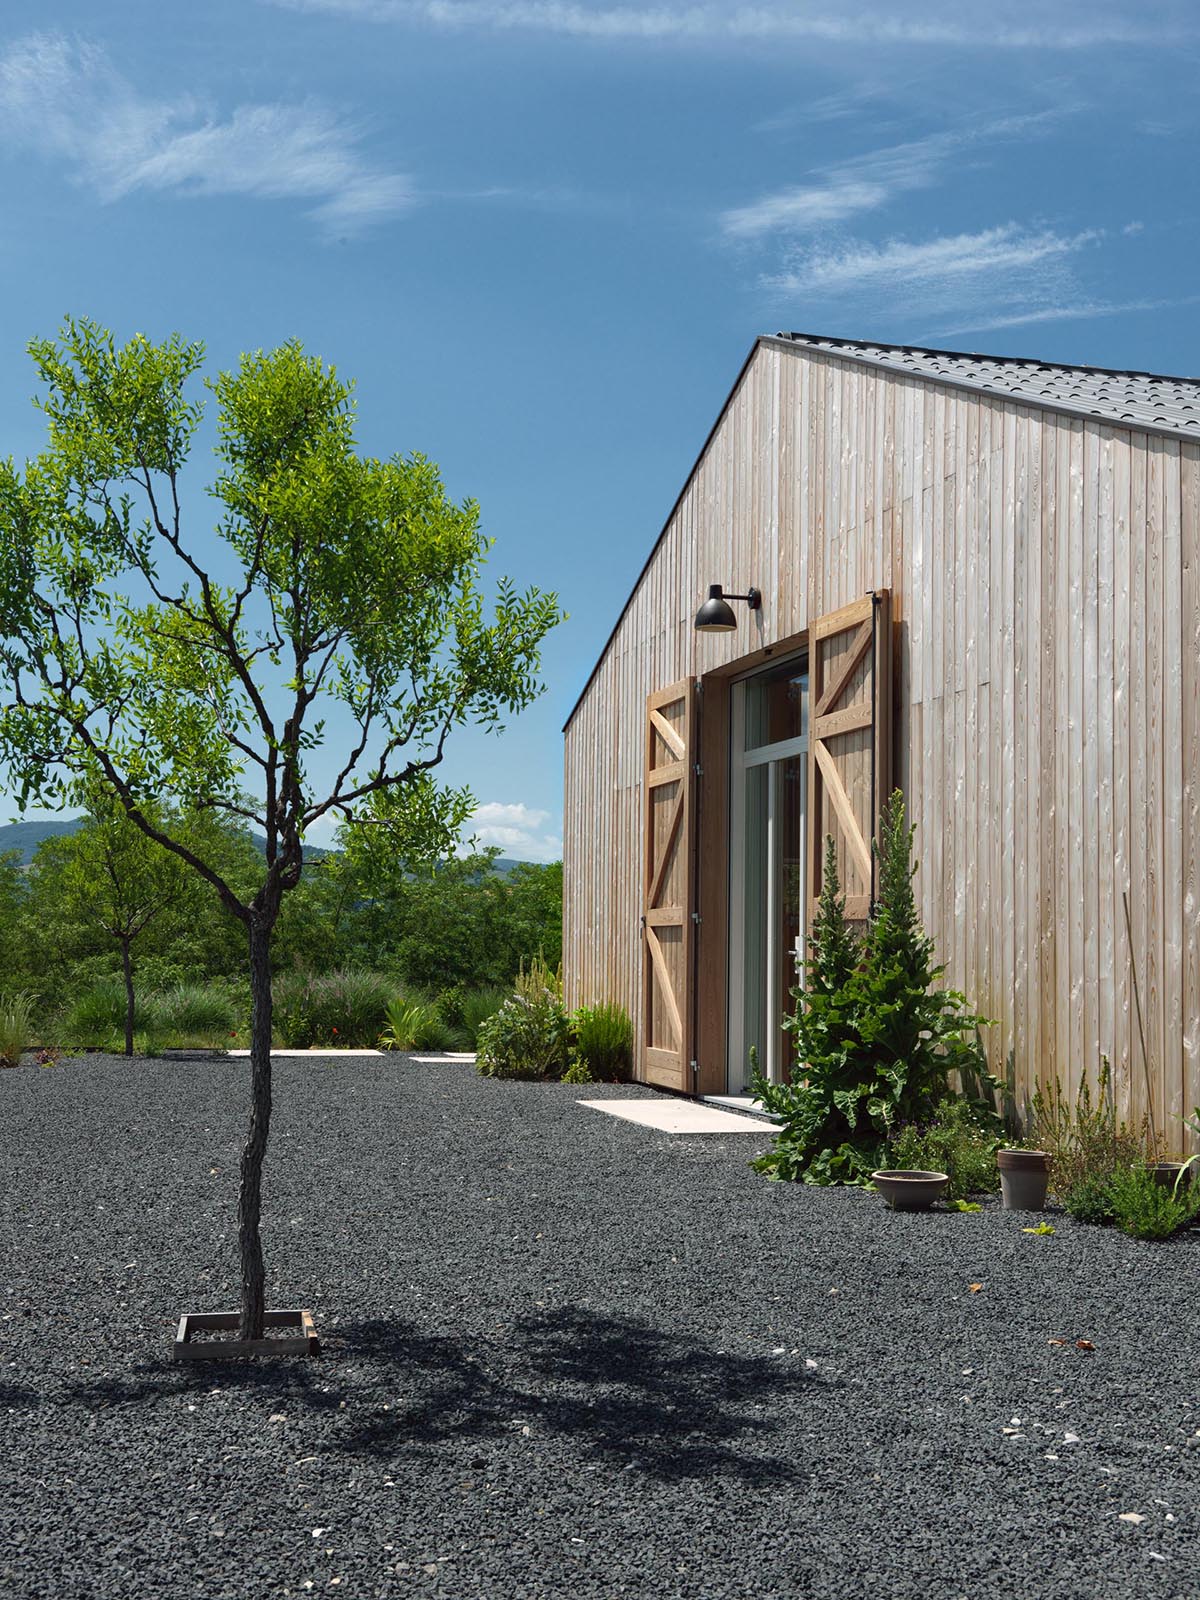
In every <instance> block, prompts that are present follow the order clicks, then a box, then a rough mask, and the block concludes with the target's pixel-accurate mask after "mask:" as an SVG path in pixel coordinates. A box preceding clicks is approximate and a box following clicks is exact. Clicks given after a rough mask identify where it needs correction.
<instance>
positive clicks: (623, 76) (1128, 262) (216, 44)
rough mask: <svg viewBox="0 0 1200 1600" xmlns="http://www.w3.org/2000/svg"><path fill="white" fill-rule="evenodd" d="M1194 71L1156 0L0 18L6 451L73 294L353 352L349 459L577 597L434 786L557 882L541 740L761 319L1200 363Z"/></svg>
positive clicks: (251, 5) (221, 6) (522, 578)
mask: <svg viewBox="0 0 1200 1600" xmlns="http://www.w3.org/2000/svg"><path fill="white" fill-rule="evenodd" d="M10 14H11V13H10ZM27 16H28V17H32V16H33V11H32V8H30V10H29V11H28V12H27ZM1198 58H1200V8H1197V7H1196V6H1194V5H1191V4H1169V3H1156V0H1142V3H1139V4H1133V3H1127V4H1113V3H1109V4H1105V3H1103V0H1092V3H1075V0H1055V3H1054V4H1052V5H1047V4H1045V3H1044V0H1042V3H1038V4H1030V3H1026V0H1010V3H1008V4H1005V3H1003V0H992V3H988V4H976V3H974V0H956V3H952V4H951V3H945V4H943V3H940V0H911V3H901V0H892V3H890V4H885V3H877V4H875V5H874V6H873V7H872V6H864V7H862V8H859V7H858V6H856V5H854V4H853V3H852V0H851V3H848V0H820V3H813V4H809V3H806V0H792V3H790V4H778V3H776V0H759V3H757V4H755V3H749V4H727V3H724V0H712V3H704V0H698V3H689V0H678V3H677V0H658V3H654V4H650V5H643V4H635V3H626V4H623V3H619V0H574V3H572V0H209V3H206V0H194V3H193V4H191V5H189V6H187V7H183V6H163V5H162V4H161V0H158V3H153V4H151V3H148V0H121V4H119V5H118V4H115V3H112V0H108V3H103V0H99V3H98V0H89V3H88V4H82V3H67V0H44V3H43V4H42V5H40V6H39V7H37V8H36V30H35V31H34V30H30V29H27V28H22V27H20V26H17V27H14V26H12V25H11V24H9V25H8V27H7V30H6V31H5V32H3V33H0V159H2V161H3V181H4V193H5V199H6V205H5V226H4V228H3V231H2V233H0V370H2V371H3V373H4V375H5V381H4V383H3V385H0V427H2V430H3V439H4V445H3V448H4V451H5V453H9V452H11V453H12V454H14V455H16V456H18V457H22V456H24V455H26V454H29V453H32V452H33V451H34V450H36V449H37V448H38V447H39V445H40V442H41V440H40V434H39V428H38V418H37V416H36V415H35V413H34V412H33V411H32V409H31V408H30V406H29V397H30V394H31V392H32V387H33V383H32V376H31V373H30V369H29V366H28V362H27V359H26V357H25V356H24V354H23V351H24V346H25V344H26V342H27V340H28V339H29V338H30V337H31V336H33V335H35V334H44V333H50V332H53V331H54V330H55V329H56V328H57V326H58V325H59V323H60V321H61V319H62V317H63V315H64V314H65V313H67V312H70V313H73V314H77V315H88V316H92V317H95V318H98V319H99V320H101V321H102V322H104V323H106V324H108V325H109V326H111V327H112V328H113V329H114V331H115V332H116V333H117V334H118V335H119V336H120V337H122V338H124V337H128V336H129V335H130V334H131V333H133V332H134V331H138V330H140V331H144V332H146V333H148V334H150V335H152V336H156V337H157V336H162V335H165V334H166V333H168V332H170V331H172V330H174V329H178V330H180V331H181V332H182V333H184V334H185V335H187V336H188V337H191V338H200V339H203V340H204V341H205V342H206V344H207V346H208V349H209V354H210V358H211V360H212V362H213V363H214V365H228V364H231V363H232V362H234V361H236V359H237V357H238V354H239V353H240V352H241V351H243V350H246V349H254V348H259V347H267V346H271V345H273V344H276V343H278V342H280V341H281V340H283V339H285V338H290V337H293V336H295V337H299V338H300V339H301V340H302V341H303V342H304V344H305V345H306V347H307V348H308V349H310V350H312V351H314V352H317V353H319V354H321V355H322V356H324V357H325V358H326V359H329V360H333V361H336V362H337V364H338V366H339V367H340V369H341V370H342V371H343V372H344V373H345V374H347V375H350V376H353V377H355V378H356V379H357V381H358V400H359V406H360V416H361V425H360V441H361V443H362V445H363V447H364V448H366V449H369V450H370V451H372V452H373V453H376V454H385V453H386V454H390V453H392V452H393V451H409V450H421V451H423V452H424V453H425V454H427V455H429V456H431V457H432V458H433V459H434V460H436V461H438V462H439V463H440V465H441V467H442V469H443V472H444V474H445V477H446V480H447V483H448V486H449V488H450V490H451V492H452V493H453V494H454V495H455V496H456V497H459V498H462V497H465V496H467V495H473V496H474V497H475V498H477V499H478V500H479V501H480V503H481V505H482V508H483V515H484V523H485V526H486V528H487V530H488V531H489V533H490V534H491V535H492V536H493V537H494V538H495V540H496V549H495V552H494V558H493V559H494V565H495V569H496V571H497V572H500V571H505V572H508V573H510V574H511V575H512V577H513V578H514V579H515V580H516V581H517V582H518V584H521V585H524V584H526V583H530V582H536V583H538V584H540V585H542V586H543V587H547V588H554V589H557V590H558V592H559V593H560V595H561V597H562V601H563V604H564V605H565V606H566V608H567V609H568V610H569V611H570V612H571V619H570V621H569V622H567V623H566V624H565V625H564V626H563V627H562V628H561V629H560V630H559V632H558V634H557V636H556V637H555V638H554V640H553V641H552V643H551V644H550V646H549V648H548V649H547V651H546V657H545V666H546V675H547V678H548V681H549V684H550V689H549V692H548V693H547V695H546V696H545V698H544V699H543V700H542V701H541V702H540V703H539V705H538V706H537V707H536V708H535V709H533V710H531V711H530V712H527V713H526V714H525V715H524V716H523V717H522V718H521V719H519V721H518V722H517V723H516V724H515V725H514V726H513V727H511V728H510V730H509V731H508V732H507V734H506V735H504V737H503V738H502V739H495V738H484V737H482V736H477V735H475V734H473V733H472V734H465V735H462V736H460V739H459V741H458V744H457V747H456V749H455V750H454V752H453V755H452V757H451V759H450V760H449V762H448V763H447V767H446V775H447V776H448V777H449V778H451V779H453V780H454V781H457V782H468V783H469V784H470V785H471V787H472V789H473V790H474V792H475V793H476V795H477V796H478V798H479V800H480V802H481V804H482V807H483V809H482V811H481V813H480V816H479V819H478V824H477V826H478V829H479V833H480V837H481V838H482V839H484V840H485V841H487V842H495V843H497V844H499V845H501V846H502V847H503V848H504V850H505V851H506V853H508V854H516V855H521V856H526V857H530V858H548V857H550V856H553V855H555V854H557V852H558V839H559V835H560V827H561V790H562V780H561V773H562V746H561V736H560V732H559V729H560V726H561V724H562V722H563V720H564V717H565V715H566V713H567V711H568V710H569V709H570V706H571V704H572V703H573V701H574V699H575V697H576V695H577V693H578V691H579V689H580V688H581V687H582V685H583V682H584V680H585V679H586V676H587V674H588V671H589V670H590V667H591V665H592V662H593V661H594V659H595V657H596V655H597V653H598V651H599V649H600V648H601V647H602V645H603V642H604V639H605V637H606V636H607V633H608V630H609V628H610V627H611V625H612V622H613V620H614V618H615V616H616V614H617V611H618V609H619V607H620V606H621V604H622V603H623V601H624V599H625V596H626V594H627V593H628V590H629V588H630V586H631V584H632V582H633V580H634V578H635V577H636V575H637V572H638V570H639V568H640V566H641V564H642V562H643V560H644V559H645V555H646V553H647V551H648V550H649V548H650V545H651V544H652V542H653V540H654V538H655V537H656V535H657V533H658V530H659V528H660V526H661V524H662V521H663V519H664V518H665V516H666V514H667V512H668V511H669V509H670V506H671V504H672V502H673V500H674V498H675V496H676V494H677V493H678V490H679V488H680V487H681V485H682V483H683V481H684V478H685V477H686V475H687V472H688V470H689V468H690V466H691V463H692V460H693V459H694V457H695V455H696V452H697V450H698V449H699V447H700V445H701V443H702V442H703V439H704V436H705V434H706V433H707V431H708V428H709V426H710V425H711V423H712V421H713V419H714V417H715V416H716V413H717V411H718V409H719V407H720V405H721V403H722V401H723V399H724V397H725V394H726V392H727V391H728V389H729V386H730V384H731V383H732V380H733V378H734V376H735V375H736V372H737V369H738V367H739V365H740V363H741V361H742V359H743V358H744V356H745V354H746V352H747V350H748V349H749V347H750V345H751V343H752V341H753V339H754V336H755V335H756V334H758V333H762V332H767V333H770V332H775V331H776V330H778V329H781V328H788V329H802V330H805V331H810V332H812V331H815V332H821V333H830V334H836V335H842V336H846V337H852V338H853V337H866V338H874V339H884V340H893V341H896V342H903V343H917V344H921V343H924V344H933V345H945V346H948V347H950V348H961V349H975V350H987V351H992V352H996V353H1015V354H1034V355H1039V356H1042V357H1044V358H1047V359H1055V360H1063V361H1078V362H1085V363H1089V362H1090V363H1094V364H1097V365H1101V366H1114V367H1142V368H1148V369H1150V370H1156V371H1162V372H1188V373H1195V372H1197V370H1200V355H1198V353H1197V335H1198V332H1200V298H1198V297H1200V284H1198V283H1197V277H1196V272H1195V261H1196V259H1197V256H1198V254H1200V250H1198V246H1200V225H1198V223H1197V218H1196V205H1195V194H1196V189H1195V173H1196V167H1197V156H1198V154H1200V150H1198V141H1197V119H1198V112H1197V99H1196V93H1195V83H1196V72H1197V64H1198ZM196 465H197V467H198V468H200V469H202V470H203V469H205V466H206V464H205V463H204V462H203V460H202V459H197V463H196ZM718 576H719V575H718ZM9 814H11V806H10V807H9V810H8V811H6V812H5V816H7V815H9Z"/></svg>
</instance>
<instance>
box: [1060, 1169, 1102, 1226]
mask: <svg viewBox="0 0 1200 1600" xmlns="http://www.w3.org/2000/svg"><path fill="white" fill-rule="evenodd" d="M1061 1199H1062V1203H1063V1205H1064V1206H1065V1207H1066V1210H1067V1212H1068V1214H1069V1215H1070V1216H1072V1217H1074V1218H1075V1220H1076V1222H1092V1223H1097V1224H1100V1225H1103V1224H1104V1223H1108V1222H1111V1221H1112V1219H1113V1200H1112V1174H1111V1173H1099V1172H1093V1173H1091V1174H1089V1175H1088V1176H1087V1177H1085V1178H1080V1180H1079V1181H1078V1183H1076V1184H1074V1185H1073V1186H1072V1187H1071V1188H1070V1189H1068V1190H1067V1191H1066V1192H1065V1194H1063V1195H1062V1196H1061Z"/></svg>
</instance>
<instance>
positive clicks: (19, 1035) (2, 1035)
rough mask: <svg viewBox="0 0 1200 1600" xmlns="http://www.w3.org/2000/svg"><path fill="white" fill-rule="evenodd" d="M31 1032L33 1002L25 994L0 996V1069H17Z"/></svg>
mask: <svg viewBox="0 0 1200 1600" xmlns="http://www.w3.org/2000/svg"><path fill="white" fill-rule="evenodd" d="M32 1032H33V1002H32V1001H31V1000H30V998H29V996H28V995H27V994H13V995H0V1067H17V1066H20V1064H21V1052H22V1050H24V1049H25V1047H26V1046H27V1045H28V1044H29V1042H30V1035H31V1034H32Z"/></svg>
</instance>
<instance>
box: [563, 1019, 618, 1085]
mask: <svg viewBox="0 0 1200 1600" xmlns="http://www.w3.org/2000/svg"><path fill="white" fill-rule="evenodd" d="M571 1028H572V1031H573V1032H574V1034H575V1052H576V1055H577V1057H578V1059H579V1061H580V1062H581V1063H582V1064H583V1065H584V1067H585V1068H586V1069H587V1072H588V1077H587V1078H584V1079H572V1080H571V1081H572V1082H583V1083H588V1082H595V1081H596V1080H597V1079H599V1080H600V1081H601V1082H602V1083H625V1082H627V1081H628V1079H629V1072H630V1067H631V1066H632V1062H633V1023H632V1022H631V1021H630V1020H629V1013H628V1011H626V1009H625V1007H624V1006H622V1005H617V1004H616V1002H615V1001H611V1000H605V1001H602V1002H601V1003H600V1004H599V1005H594V1006H580V1007H579V1010H578V1011H576V1012H575V1014H574V1016H573V1017H572V1018H571Z"/></svg>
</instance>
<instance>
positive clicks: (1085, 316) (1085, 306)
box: [941, 294, 1200, 337]
mask: <svg viewBox="0 0 1200 1600" xmlns="http://www.w3.org/2000/svg"><path fill="white" fill-rule="evenodd" d="M1196 304H1200V295H1197V294H1189V295H1183V296H1181V297H1180V298H1178V299H1174V300H1116V301H1113V300H1084V301H1081V302H1080V303H1078V304H1076V305H1051V306H1037V307H1034V308H1031V309H1028V310H1024V311H1014V312H1011V313H1010V314H1008V315H1005V316H999V317H985V318H983V319H981V320H980V321H976V322H961V323H959V324H958V326H957V327H954V328H943V329H942V330H941V331H942V333H943V335H944V336H946V337H950V336H952V335H954V334H959V333H991V332H994V331H995V329H997V328H1023V327H1026V326H1027V325H1032V324H1034V323H1038V322H1091V321H1093V320H1094V319H1096V318H1098V317H1117V316H1124V315H1126V314H1131V313H1134V312H1138V311H1166V310H1169V309H1172V308H1174V307H1176V306H1192V305H1196Z"/></svg>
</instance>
